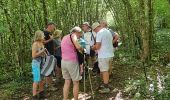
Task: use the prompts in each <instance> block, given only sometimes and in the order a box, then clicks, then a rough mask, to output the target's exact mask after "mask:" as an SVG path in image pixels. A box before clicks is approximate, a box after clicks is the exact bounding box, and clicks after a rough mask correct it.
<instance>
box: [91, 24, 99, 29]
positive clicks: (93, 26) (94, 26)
mask: <svg viewBox="0 0 170 100" xmlns="http://www.w3.org/2000/svg"><path fill="white" fill-rule="evenodd" d="M98 26H100V24H99V23H98V22H95V23H93V24H92V30H94V29H96V28H97V27H98Z"/></svg>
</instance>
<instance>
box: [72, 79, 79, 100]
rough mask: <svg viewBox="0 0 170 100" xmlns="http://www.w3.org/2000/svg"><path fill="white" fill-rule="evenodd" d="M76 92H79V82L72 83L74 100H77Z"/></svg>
mask: <svg viewBox="0 0 170 100" xmlns="http://www.w3.org/2000/svg"><path fill="white" fill-rule="evenodd" d="M78 92H79V81H74V82H73V95H74V100H78Z"/></svg>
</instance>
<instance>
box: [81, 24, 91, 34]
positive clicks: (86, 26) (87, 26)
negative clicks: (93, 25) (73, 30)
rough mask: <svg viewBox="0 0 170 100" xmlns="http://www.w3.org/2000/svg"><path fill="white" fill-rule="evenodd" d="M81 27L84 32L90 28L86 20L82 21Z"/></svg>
mask: <svg viewBox="0 0 170 100" xmlns="http://www.w3.org/2000/svg"><path fill="white" fill-rule="evenodd" d="M81 28H82V30H83V31H84V32H88V31H89V30H90V24H89V23H88V22H84V23H83V24H82V25H81Z"/></svg>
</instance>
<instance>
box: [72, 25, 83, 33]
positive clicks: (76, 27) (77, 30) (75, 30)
mask: <svg viewBox="0 0 170 100" xmlns="http://www.w3.org/2000/svg"><path fill="white" fill-rule="evenodd" d="M70 32H71V33H72V32H82V30H81V28H80V27H78V26H75V27H74V28H72V29H71V30H70Z"/></svg>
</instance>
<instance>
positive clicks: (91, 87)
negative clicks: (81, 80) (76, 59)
mask: <svg viewBox="0 0 170 100" xmlns="http://www.w3.org/2000/svg"><path fill="white" fill-rule="evenodd" d="M87 67H88V72H89V73H88V76H89V82H90V89H91V93H92V97H93V99H94V91H93V86H92V81H91V75H90V70H89V65H88V66H87Z"/></svg>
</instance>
